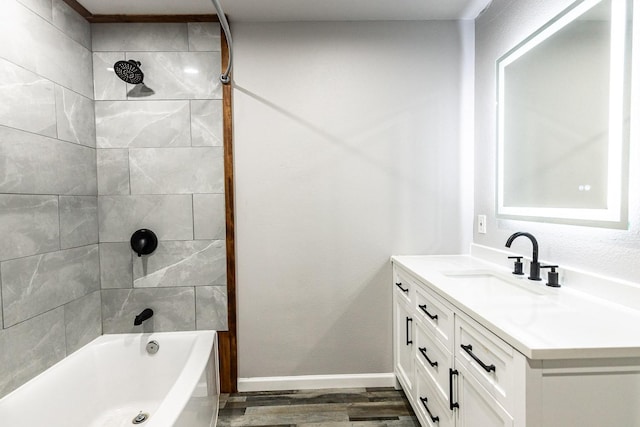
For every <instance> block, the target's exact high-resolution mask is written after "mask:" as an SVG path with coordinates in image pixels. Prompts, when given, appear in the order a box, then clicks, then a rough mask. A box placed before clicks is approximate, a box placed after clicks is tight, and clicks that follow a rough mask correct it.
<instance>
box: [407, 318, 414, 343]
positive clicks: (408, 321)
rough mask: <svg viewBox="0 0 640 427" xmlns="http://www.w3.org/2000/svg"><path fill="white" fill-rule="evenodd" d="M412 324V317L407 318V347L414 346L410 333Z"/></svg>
mask: <svg viewBox="0 0 640 427" xmlns="http://www.w3.org/2000/svg"><path fill="white" fill-rule="evenodd" d="M410 322H413V319H412V318H410V317H407V345H410V344H413V341H411V333H410V332H409V323H410Z"/></svg>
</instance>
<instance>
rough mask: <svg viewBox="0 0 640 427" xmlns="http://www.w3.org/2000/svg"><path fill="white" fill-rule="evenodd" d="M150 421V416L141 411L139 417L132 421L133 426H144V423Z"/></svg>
mask: <svg viewBox="0 0 640 427" xmlns="http://www.w3.org/2000/svg"><path fill="white" fill-rule="evenodd" d="M148 419H149V414H145V413H144V412H142V411H140V413H139V414H138V415H136V416H135V417H134V418H133V420H131V422H132V423H133V424H142V423H143V422H145V421H147V420H148Z"/></svg>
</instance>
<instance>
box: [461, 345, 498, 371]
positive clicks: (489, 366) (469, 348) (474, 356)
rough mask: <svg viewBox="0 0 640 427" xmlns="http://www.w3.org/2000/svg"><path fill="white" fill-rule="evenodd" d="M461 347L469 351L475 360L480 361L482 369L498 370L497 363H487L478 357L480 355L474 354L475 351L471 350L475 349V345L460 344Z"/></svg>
mask: <svg viewBox="0 0 640 427" xmlns="http://www.w3.org/2000/svg"><path fill="white" fill-rule="evenodd" d="M460 347H462V349H463V350H464V351H466V352H467V354H468V355H469V356H471V358H472V359H473V360H475V361H476V362H478V365H480V366H482V369H484V370H485V371H487V372H491V371H493V372H495V371H496V365H487V364H485V363H484V362H483V361H482V360H480V359H479V358H478V356H476V355H475V354H473V351H471V350H473V347H471V344H469V345H464V344H460Z"/></svg>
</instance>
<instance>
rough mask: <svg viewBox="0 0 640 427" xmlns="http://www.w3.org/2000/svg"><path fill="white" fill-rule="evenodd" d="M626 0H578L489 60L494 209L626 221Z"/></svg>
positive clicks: (534, 216)
mask: <svg viewBox="0 0 640 427" xmlns="http://www.w3.org/2000/svg"><path fill="white" fill-rule="evenodd" d="M631 15H632V14H631V1H630V0H581V1H577V2H575V3H574V4H573V5H572V6H571V7H570V8H568V9H567V10H565V11H563V12H562V13H561V14H560V15H558V16H557V17H555V18H554V19H553V20H552V21H551V22H549V23H547V24H546V25H545V26H544V27H543V28H541V29H540V30H538V31H536V32H535V33H534V34H533V35H531V36H530V37H528V38H527V39H526V40H524V41H523V42H522V43H520V44H519V45H518V46H516V47H515V48H514V49H512V50H511V51H510V52H508V53H507V54H506V55H504V56H503V57H502V58H500V59H499V60H498V63H497V79H498V81H497V87H498V94H497V96H498V111H497V119H498V128H497V133H498V173H497V187H498V188H497V212H498V216H499V217H502V218H517V219H524V220H534V221H551V222H562V223H572V224H580V225H592V226H605V227H616V228H626V227H627V188H628V180H627V175H628V173H627V169H628V165H627V164H628V153H627V151H628V139H629V137H628V135H629V130H628V128H629V103H630V63H631V58H630V56H631V55H630V52H631Z"/></svg>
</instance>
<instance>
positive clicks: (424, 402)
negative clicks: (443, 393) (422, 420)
mask: <svg viewBox="0 0 640 427" xmlns="http://www.w3.org/2000/svg"><path fill="white" fill-rule="evenodd" d="M420 402H422V406H424V409H426V410H427V414H429V417H431V422H432V423H439V422H440V417H434V416H433V414H432V413H431V411H430V410H429V407H428V406H427V402H428V399H427V398H426V397H421V398H420Z"/></svg>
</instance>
